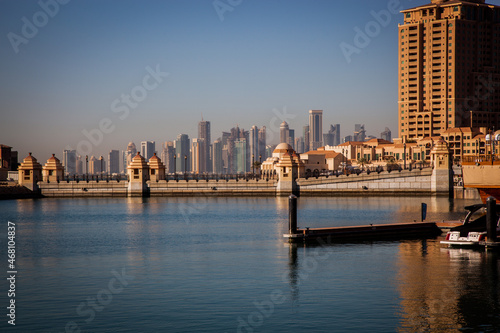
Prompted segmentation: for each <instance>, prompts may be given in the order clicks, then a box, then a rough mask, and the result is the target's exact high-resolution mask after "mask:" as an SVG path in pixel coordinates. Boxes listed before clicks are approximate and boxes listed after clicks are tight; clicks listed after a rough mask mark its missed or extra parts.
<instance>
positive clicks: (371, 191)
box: [298, 169, 448, 196]
mask: <svg viewBox="0 0 500 333" xmlns="http://www.w3.org/2000/svg"><path fill="white" fill-rule="evenodd" d="M432 172H433V170H432V169H423V170H418V169H416V170H412V171H409V170H403V171H401V172H398V171H392V172H390V173H389V172H381V173H376V172H372V173H370V174H369V175H367V174H366V173H363V174H360V175H356V174H352V175H349V176H344V175H343V176H339V177H335V176H330V177H328V178H325V177H323V178H318V179H316V178H309V179H299V180H298V185H299V189H300V195H304V196H306V195H315V196H317V195H349V194H352V195H359V194H366V195H375V194H384V195H391V194H394V195H400V194H406V195H408V194H410V195H412V194H415V195H418V194H431V193H433V190H432V177H431V176H432ZM435 194H439V193H435ZM442 194H443V195H448V192H446V193H445V192H443V193H442Z"/></svg>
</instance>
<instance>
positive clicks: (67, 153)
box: [62, 150, 76, 176]
mask: <svg viewBox="0 0 500 333" xmlns="http://www.w3.org/2000/svg"><path fill="white" fill-rule="evenodd" d="M62 164H63V166H64V172H65V174H66V175H68V176H72V175H74V174H75V173H76V150H64V151H63V160H62Z"/></svg>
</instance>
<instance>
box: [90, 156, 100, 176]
mask: <svg viewBox="0 0 500 333" xmlns="http://www.w3.org/2000/svg"><path fill="white" fill-rule="evenodd" d="M98 162H99V161H98V160H97V159H96V158H95V156H94V155H92V156H91V157H90V159H89V172H88V173H89V174H91V175H95V174H98V173H99V172H101V168H100V164H99V163H98Z"/></svg>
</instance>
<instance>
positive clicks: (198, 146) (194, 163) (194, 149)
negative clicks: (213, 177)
mask: <svg viewBox="0 0 500 333" xmlns="http://www.w3.org/2000/svg"><path fill="white" fill-rule="evenodd" d="M204 154H205V139H199V138H195V139H193V140H192V142H191V171H193V172H194V173H204V172H206V169H205V167H206V165H204V163H205V156H204Z"/></svg>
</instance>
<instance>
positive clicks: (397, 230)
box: [283, 222, 442, 243]
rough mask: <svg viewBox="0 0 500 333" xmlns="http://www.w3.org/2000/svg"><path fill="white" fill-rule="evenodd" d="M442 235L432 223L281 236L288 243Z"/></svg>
mask: <svg viewBox="0 0 500 333" xmlns="http://www.w3.org/2000/svg"><path fill="white" fill-rule="evenodd" d="M441 233H442V231H441V229H440V228H439V227H438V226H437V225H436V223H434V222H410V223H393V224H377V225H372V224H370V225H361V226H350V227H333V228H306V229H296V232H294V233H289V234H285V235H283V237H284V238H287V239H288V241H289V242H311V241H316V240H317V239H318V238H321V239H328V241H329V242H332V243H338V242H345V241H364V240H389V239H391V240H393V239H411V238H421V237H436V236H438V235H440V234H441Z"/></svg>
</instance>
